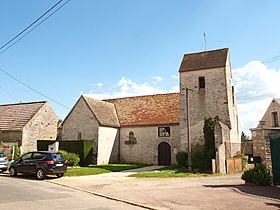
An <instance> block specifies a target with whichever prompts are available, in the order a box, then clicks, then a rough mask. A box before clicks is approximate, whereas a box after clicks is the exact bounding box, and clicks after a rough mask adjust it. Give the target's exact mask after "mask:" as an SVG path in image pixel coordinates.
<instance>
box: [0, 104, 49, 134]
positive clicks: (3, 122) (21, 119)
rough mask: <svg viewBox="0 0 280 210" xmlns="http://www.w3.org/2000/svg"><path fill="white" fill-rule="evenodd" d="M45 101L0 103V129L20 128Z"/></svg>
mask: <svg viewBox="0 0 280 210" xmlns="http://www.w3.org/2000/svg"><path fill="white" fill-rule="evenodd" d="M45 103H47V102H46V101H40V102H30V103H18V104H4V105H0V130H2V131H3V130H21V129H22V128H23V127H24V126H25V125H26V123H27V122H28V121H29V120H30V119H31V118H32V117H33V116H34V115H35V114H36V113H37V112H38V110H39V109H40V108H41V107H42V106H43V105H44V104H45Z"/></svg>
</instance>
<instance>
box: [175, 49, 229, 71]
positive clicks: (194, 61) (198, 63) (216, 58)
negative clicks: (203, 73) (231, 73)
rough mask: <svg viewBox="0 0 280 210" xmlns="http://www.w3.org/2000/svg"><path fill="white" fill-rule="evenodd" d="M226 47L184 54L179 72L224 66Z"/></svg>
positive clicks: (226, 53)
mask: <svg viewBox="0 0 280 210" xmlns="http://www.w3.org/2000/svg"><path fill="white" fill-rule="evenodd" d="M228 51H229V49H228V48H224V49H218V50H211V51H205V52H198V53H190V54H185V55H184V57H183V60H182V63H181V66H180V70H179V72H185V71H194V70H202V69H211V68H219V67H225V66H226V61H227V56H228Z"/></svg>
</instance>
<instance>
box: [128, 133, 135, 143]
mask: <svg viewBox="0 0 280 210" xmlns="http://www.w3.org/2000/svg"><path fill="white" fill-rule="evenodd" d="M128 140H129V141H134V133H133V132H132V131H130V132H129V134H128Z"/></svg>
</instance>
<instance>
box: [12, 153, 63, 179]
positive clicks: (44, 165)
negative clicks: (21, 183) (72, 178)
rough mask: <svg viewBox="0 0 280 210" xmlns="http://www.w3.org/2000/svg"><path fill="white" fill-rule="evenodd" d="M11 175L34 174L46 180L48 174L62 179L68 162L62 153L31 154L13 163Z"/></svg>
mask: <svg viewBox="0 0 280 210" xmlns="http://www.w3.org/2000/svg"><path fill="white" fill-rule="evenodd" d="M9 171H10V175H11V176H16V175H17V174H18V173H27V174H34V175H36V177H37V178H38V179H44V178H45V176H46V175H48V174H55V175H56V176H57V177H62V176H63V175H64V173H65V172H66V171H67V160H66V159H65V158H64V157H63V155H62V154H61V153H60V152H29V153H26V154H24V155H22V156H21V157H20V158H18V159H17V160H15V161H14V162H12V163H11V165H10V168H9Z"/></svg>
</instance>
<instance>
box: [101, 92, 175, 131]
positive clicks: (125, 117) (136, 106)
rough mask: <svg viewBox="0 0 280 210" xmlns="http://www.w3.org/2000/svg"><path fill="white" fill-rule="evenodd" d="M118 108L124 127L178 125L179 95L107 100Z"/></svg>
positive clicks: (169, 94) (170, 94)
mask: <svg viewBox="0 0 280 210" xmlns="http://www.w3.org/2000/svg"><path fill="white" fill-rule="evenodd" d="M105 101H107V102H110V103H113V104H114V105H115V107H116V110H117V114H118V117H119V121H120V124H121V125H122V126H138V125H163V124H178V123H179V121H180V114H179V111H180V99H179V93H168V94H157V95H147V96H136V97H127V98H118V99H109V100H105Z"/></svg>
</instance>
